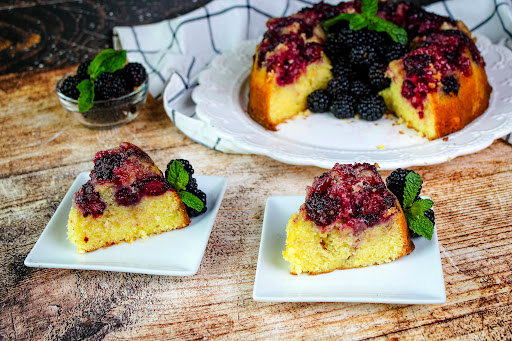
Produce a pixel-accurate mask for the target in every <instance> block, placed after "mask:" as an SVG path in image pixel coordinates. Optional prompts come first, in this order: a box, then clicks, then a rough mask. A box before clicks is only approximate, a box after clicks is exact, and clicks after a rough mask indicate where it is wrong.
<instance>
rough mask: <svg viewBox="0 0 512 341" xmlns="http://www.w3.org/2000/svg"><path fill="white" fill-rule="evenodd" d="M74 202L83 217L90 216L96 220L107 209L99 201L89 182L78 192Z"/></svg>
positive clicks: (97, 194)
mask: <svg viewBox="0 0 512 341" xmlns="http://www.w3.org/2000/svg"><path fill="white" fill-rule="evenodd" d="M75 202H76V204H77V205H78V207H80V208H81V209H82V212H83V216H84V217H87V216H88V215H92V216H93V217H94V218H96V217H98V216H100V215H102V214H103V212H104V211H105V208H106V207H107V204H106V203H105V202H103V201H102V200H101V197H100V194H99V193H98V192H96V190H95V189H94V186H93V185H92V183H91V181H90V180H89V181H87V183H85V184H84V185H83V186H82V188H80V189H79V190H78V192H77V193H76V199H75Z"/></svg>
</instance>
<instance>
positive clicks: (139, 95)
mask: <svg viewBox="0 0 512 341" xmlns="http://www.w3.org/2000/svg"><path fill="white" fill-rule="evenodd" d="M73 74H74V72H70V73H68V74H67V75H65V76H64V77H62V78H61V79H60V80H59V82H58V83H57V87H56V91H57V96H59V100H60V103H61V104H62V106H63V107H64V109H66V110H67V111H68V112H69V113H70V114H71V116H73V117H74V118H75V119H76V120H77V121H78V122H80V123H81V124H83V125H84V126H86V127H87V128H93V129H107V128H112V127H117V126H120V125H123V124H126V123H128V122H131V121H133V120H134V119H135V118H136V117H137V116H138V115H139V110H140V108H141V107H142V105H144V103H145V102H146V98H147V96H148V80H147V79H146V80H145V81H144V83H143V84H142V85H140V86H139V87H137V88H136V89H135V90H133V91H132V92H130V93H129V94H127V95H124V96H121V97H118V98H113V99H107V100H101V101H94V104H93V106H92V108H91V109H89V110H88V111H86V112H80V111H78V100H76V99H73V98H70V97H68V96H66V95H64V94H63V93H62V92H60V86H61V84H62V82H63V81H64V79H66V78H67V77H69V76H72V75H73Z"/></svg>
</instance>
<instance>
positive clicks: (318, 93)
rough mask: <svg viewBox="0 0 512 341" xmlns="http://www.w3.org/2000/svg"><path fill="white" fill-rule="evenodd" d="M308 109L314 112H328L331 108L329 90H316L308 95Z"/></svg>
mask: <svg viewBox="0 0 512 341" xmlns="http://www.w3.org/2000/svg"><path fill="white" fill-rule="evenodd" d="M307 104H308V109H309V110H311V111H312V112H317V113H318V112H326V111H329V107H330V106H331V95H330V94H329V92H328V91H327V90H322V89H319V90H315V91H313V92H312V93H310V94H309V95H308V98H307Z"/></svg>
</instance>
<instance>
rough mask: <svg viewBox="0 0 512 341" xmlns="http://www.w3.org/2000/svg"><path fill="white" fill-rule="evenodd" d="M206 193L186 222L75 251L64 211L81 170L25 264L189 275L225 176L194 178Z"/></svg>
mask: <svg viewBox="0 0 512 341" xmlns="http://www.w3.org/2000/svg"><path fill="white" fill-rule="evenodd" d="M195 178H196V179H197V183H198V186H199V188H201V190H203V191H204V192H205V193H206V196H207V207H208V210H207V211H206V213H204V214H202V215H200V216H199V217H195V218H191V223H190V225H189V226H187V227H185V228H182V229H179V230H173V231H169V232H164V233H162V234H159V235H155V236H152V237H149V238H148V239H145V240H144V239H137V240H136V241H134V242H132V243H131V244H129V243H121V244H118V245H113V246H110V247H108V248H106V249H103V248H101V249H98V250H96V251H92V252H88V253H85V254H79V253H78V252H77V251H76V247H75V246H74V245H73V244H71V242H70V241H69V240H68V239H67V222H68V214H69V210H70V209H71V202H72V200H73V199H74V195H75V192H76V191H77V190H78V189H79V188H80V187H81V186H82V185H83V184H84V183H86V182H87V181H88V180H89V173H80V174H79V175H78V177H77V178H76V179H75V181H74V182H73V185H72V186H71V188H70V189H69V191H68V192H67V193H66V196H65V197H64V199H63V200H62V202H61V203H60V205H59V207H58V208H57V211H56V212H55V214H54V215H53V217H52V219H51V220H50V222H49V223H48V225H47V226H46V228H45V229H44V231H43V233H42V234H41V236H40V237H39V240H38V241H37V242H36V244H35V245H34V247H33V248H32V250H31V251H30V253H29V254H28V256H27V258H26V259H25V265H26V266H31V267H42V268H61V269H84V270H104V271H120V272H135V273H144V274H153V275H170V276H191V275H194V274H195V273H196V272H197V270H198V269H199V265H200V264H201V259H202V258H203V255H204V251H205V249H206V244H207V243H208V238H209V237H210V232H211V230H212V226H213V223H214V221H215V217H216V216H217V212H218V210H219V207H220V203H221V201H222V197H223V196H224V192H225V190H226V186H227V183H228V180H227V178H223V177H217V176H195Z"/></svg>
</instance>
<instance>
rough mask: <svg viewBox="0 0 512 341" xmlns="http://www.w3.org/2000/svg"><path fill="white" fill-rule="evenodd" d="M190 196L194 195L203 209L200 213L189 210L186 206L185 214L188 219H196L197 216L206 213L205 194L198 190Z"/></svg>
mask: <svg viewBox="0 0 512 341" xmlns="http://www.w3.org/2000/svg"><path fill="white" fill-rule="evenodd" d="M192 194H194V195H195V196H196V197H198V198H199V200H201V201H202V202H203V205H204V206H203V209H202V210H201V212H199V211H197V210H195V209H193V208H191V207H188V206H186V208H187V214H188V216H189V217H197V216H198V215H200V214H203V213H205V212H206V211H207V208H206V193H205V192H203V191H201V190H200V189H198V190H197V191H196V192H193V193H192Z"/></svg>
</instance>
